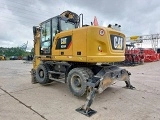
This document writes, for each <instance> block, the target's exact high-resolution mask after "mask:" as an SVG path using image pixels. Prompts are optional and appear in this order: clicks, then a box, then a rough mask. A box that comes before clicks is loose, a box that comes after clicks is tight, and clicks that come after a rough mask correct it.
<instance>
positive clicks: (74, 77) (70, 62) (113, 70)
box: [31, 11, 134, 116]
mask: <svg viewBox="0 0 160 120" xmlns="http://www.w3.org/2000/svg"><path fill="white" fill-rule="evenodd" d="M116 26H117V25H116ZM114 28H115V27H112V26H111V25H109V26H108V27H100V26H93V25H84V24H83V14H80V15H77V14H76V13H74V12H71V11H65V12H63V13H62V14H60V15H58V16H55V17H53V18H50V19H48V20H46V21H44V22H42V23H40V25H39V26H34V27H33V34H34V53H35V56H34V60H33V69H32V70H31V76H32V83H40V84H42V85H46V84H48V83H51V82H52V81H57V82H61V83H67V85H68V87H69V89H70V91H71V92H72V93H73V94H74V95H75V96H83V95H84V94H85V93H87V95H88V96H87V101H86V103H85V104H84V105H83V106H82V107H80V108H78V109H76V111H78V112H80V113H82V114H84V115H86V116H91V115H92V114H94V113H96V111H94V110H92V109H91V108H90V106H91V104H92V102H93V99H94V97H95V94H96V93H102V92H103V91H104V90H105V89H106V88H107V87H108V86H110V85H111V84H112V83H114V82H115V81H117V80H121V81H124V82H125V83H126V87H127V88H130V89H133V88H134V87H133V86H132V85H131V84H130V80H129V76H130V73H129V72H128V71H127V70H125V69H122V68H119V67H118V66H114V65H110V64H107V63H110V62H120V61H124V59H125V56H124V52H125V35H124V34H123V33H121V32H120V31H118V30H117V29H114Z"/></svg>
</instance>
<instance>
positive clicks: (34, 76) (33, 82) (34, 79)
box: [31, 69, 38, 84]
mask: <svg viewBox="0 0 160 120" xmlns="http://www.w3.org/2000/svg"><path fill="white" fill-rule="evenodd" d="M31 77H32V78H31V83H32V84H36V83H38V82H37V80H36V72H35V70H33V69H32V70H31Z"/></svg>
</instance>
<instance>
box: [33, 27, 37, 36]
mask: <svg viewBox="0 0 160 120" xmlns="http://www.w3.org/2000/svg"><path fill="white" fill-rule="evenodd" d="M36 28H37V27H36V26H33V35H34V36H35V35H36Z"/></svg>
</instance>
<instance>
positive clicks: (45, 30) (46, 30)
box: [40, 21, 51, 54]
mask: <svg viewBox="0 0 160 120" xmlns="http://www.w3.org/2000/svg"><path fill="white" fill-rule="evenodd" d="M40 52H41V54H50V53H51V22H50V21H47V22H45V23H43V24H42V25H41V51H40Z"/></svg>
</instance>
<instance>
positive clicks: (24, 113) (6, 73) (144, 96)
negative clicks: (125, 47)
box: [0, 61, 160, 120]
mask: <svg viewBox="0 0 160 120" xmlns="http://www.w3.org/2000/svg"><path fill="white" fill-rule="evenodd" d="M31 68H32V64H31V63H28V62H25V63H24V61H0V120H82V119H83V120H160V61H158V62H152V63H145V64H144V65H139V66H134V67H125V68H126V69H127V70H129V71H130V72H131V73H132V75H131V83H132V85H133V86H135V87H136V90H129V89H125V88H123V86H125V84H124V82H117V83H116V84H114V85H112V86H110V87H109V88H107V89H106V90H105V91H104V92H103V93H102V94H97V96H96V98H95V100H94V103H93V105H92V107H91V108H92V109H94V110H96V111H97V114H95V115H93V116H91V117H86V116H84V115H82V114H80V113H78V112H76V111H75V109H76V108H78V107H80V106H81V105H83V104H84V103H85V99H86V98H85V97H82V98H77V97H75V96H73V95H72V94H71V92H70V91H69V89H68V87H67V85H66V84H62V83H57V82H54V83H53V84H51V85H48V86H42V85H40V84H31V76H30V70H31Z"/></svg>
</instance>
